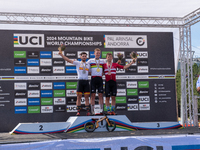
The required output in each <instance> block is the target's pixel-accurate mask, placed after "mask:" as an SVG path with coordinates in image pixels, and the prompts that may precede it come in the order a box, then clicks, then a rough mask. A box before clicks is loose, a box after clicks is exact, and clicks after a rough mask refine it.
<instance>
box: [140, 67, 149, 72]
mask: <svg viewBox="0 0 200 150" xmlns="http://www.w3.org/2000/svg"><path fill="white" fill-rule="evenodd" d="M137 70H138V73H148V72H149V67H148V66H138V67H137Z"/></svg>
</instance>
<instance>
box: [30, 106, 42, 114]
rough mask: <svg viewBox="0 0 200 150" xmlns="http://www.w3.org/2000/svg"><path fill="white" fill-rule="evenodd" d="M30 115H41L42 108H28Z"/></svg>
mask: <svg viewBox="0 0 200 150" xmlns="http://www.w3.org/2000/svg"><path fill="white" fill-rule="evenodd" d="M28 113H30V114H31V113H40V106H28Z"/></svg>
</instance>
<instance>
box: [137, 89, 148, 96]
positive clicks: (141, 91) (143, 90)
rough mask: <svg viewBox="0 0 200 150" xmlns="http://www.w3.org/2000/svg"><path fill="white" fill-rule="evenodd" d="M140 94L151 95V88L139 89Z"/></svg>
mask: <svg viewBox="0 0 200 150" xmlns="http://www.w3.org/2000/svg"><path fill="white" fill-rule="evenodd" d="M138 94H139V95H149V90H148V89H139V90H138Z"/></svg>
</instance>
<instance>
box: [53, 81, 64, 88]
mask: <svg viewBox="0 0 200 150" xmlns="http://www.w3.org/2000/svg"><path fill="white" fill-rule="evenodd" d="M53 88H54V89H65V82H54V83H53Z"/></svg>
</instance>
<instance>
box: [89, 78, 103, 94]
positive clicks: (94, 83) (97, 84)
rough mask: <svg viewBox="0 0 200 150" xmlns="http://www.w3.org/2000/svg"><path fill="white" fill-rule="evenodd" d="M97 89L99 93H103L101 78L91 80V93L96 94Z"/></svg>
mask: <svg viewBox="0 0 200 150" xmlns="http://www.w3.org/2000/svg"><path fill="white" fill-rule="evenodd" d="M96 89H98V92H99V93H103V80H102V78H101V77H94V78H91V93H96Z"/></svg>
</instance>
